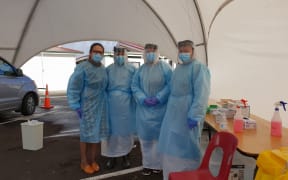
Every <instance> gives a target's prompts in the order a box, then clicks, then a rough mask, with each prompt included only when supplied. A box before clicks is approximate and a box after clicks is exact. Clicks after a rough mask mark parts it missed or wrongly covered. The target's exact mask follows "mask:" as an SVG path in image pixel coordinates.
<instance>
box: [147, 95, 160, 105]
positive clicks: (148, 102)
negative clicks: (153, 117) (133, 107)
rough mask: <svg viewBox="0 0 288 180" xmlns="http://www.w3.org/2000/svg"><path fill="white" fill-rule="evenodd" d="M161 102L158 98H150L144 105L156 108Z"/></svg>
mask: <svg viewBox="0 0 288 180" xmlns="http://www.w3.org/2000/svg"><path fill="white" fill-rule="evenodd" d="M159 102H160V101H159V100H158V99H157V98H156V97H150V98H146V99H145V100H144V103H145V104H146V105H147V106H155V105H157V104H159Z"/></svg>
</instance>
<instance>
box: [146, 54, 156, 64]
mask: <svg viewBox="0 0 288 180" xmlns="http://www.w3.org/2000/svg"><path fill="white" fill-rule="evenodd" d="M155 56H156V55H155V53H154V52H149V53H146V60H147V62H148V63H153V62H154V61H155Z"/></svg>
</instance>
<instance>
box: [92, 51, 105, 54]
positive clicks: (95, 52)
mask: <svg viewBox="0 0 288 180" xmlns="http://www.w3.org/2000/svg"><path fill="white" fill-rule="evenodd" d="M92 53H94V54H104V52H103V51H92Z"/></svg>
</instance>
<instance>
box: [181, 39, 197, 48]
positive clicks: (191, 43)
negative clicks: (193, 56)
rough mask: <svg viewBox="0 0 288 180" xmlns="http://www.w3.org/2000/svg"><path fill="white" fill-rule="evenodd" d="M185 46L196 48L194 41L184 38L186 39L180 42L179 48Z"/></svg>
mask: <svg viewBox="0 0 288 180" xmlns="http://www.w3.org/2000/svg"><path fill="white" fill-rule="evenodd" d="M184 46H191V47H192V48H194V42H193V41H190V40H184V41H179V42H178V48H180V47H184Z"/></svg>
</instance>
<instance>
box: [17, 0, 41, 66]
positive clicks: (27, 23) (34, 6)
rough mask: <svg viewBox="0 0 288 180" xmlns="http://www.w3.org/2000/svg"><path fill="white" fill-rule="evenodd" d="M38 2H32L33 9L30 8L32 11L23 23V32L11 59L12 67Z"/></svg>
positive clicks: (36, 0) (38, 0) (37, 0)
mask: <svg viewBox="0 0 288 180" xmlns="http://www.w3.org/2000/svg"><path fill="white" fill-rule="evenodd" d="M39 2H40V0H35V2H34V4H33V7H32V9H31V11H30V13H29V16H28V18H27V21H26V23H25V25H24V28H23V30H22V33H21V36H20V39H19V41H18V44H17V47H16V51H15V54H14V56H13V59H12V64H13V65H15V62H16V60H17V57H18V54H19V50H20V48H21V46H22V43H23V40H24V37H25V35H26V33H27V30H28V28H29V25H30V23H31V20H32V18H33V16H34V13H35V11H36V9H37V6H38V4H39Z"/></svg>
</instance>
